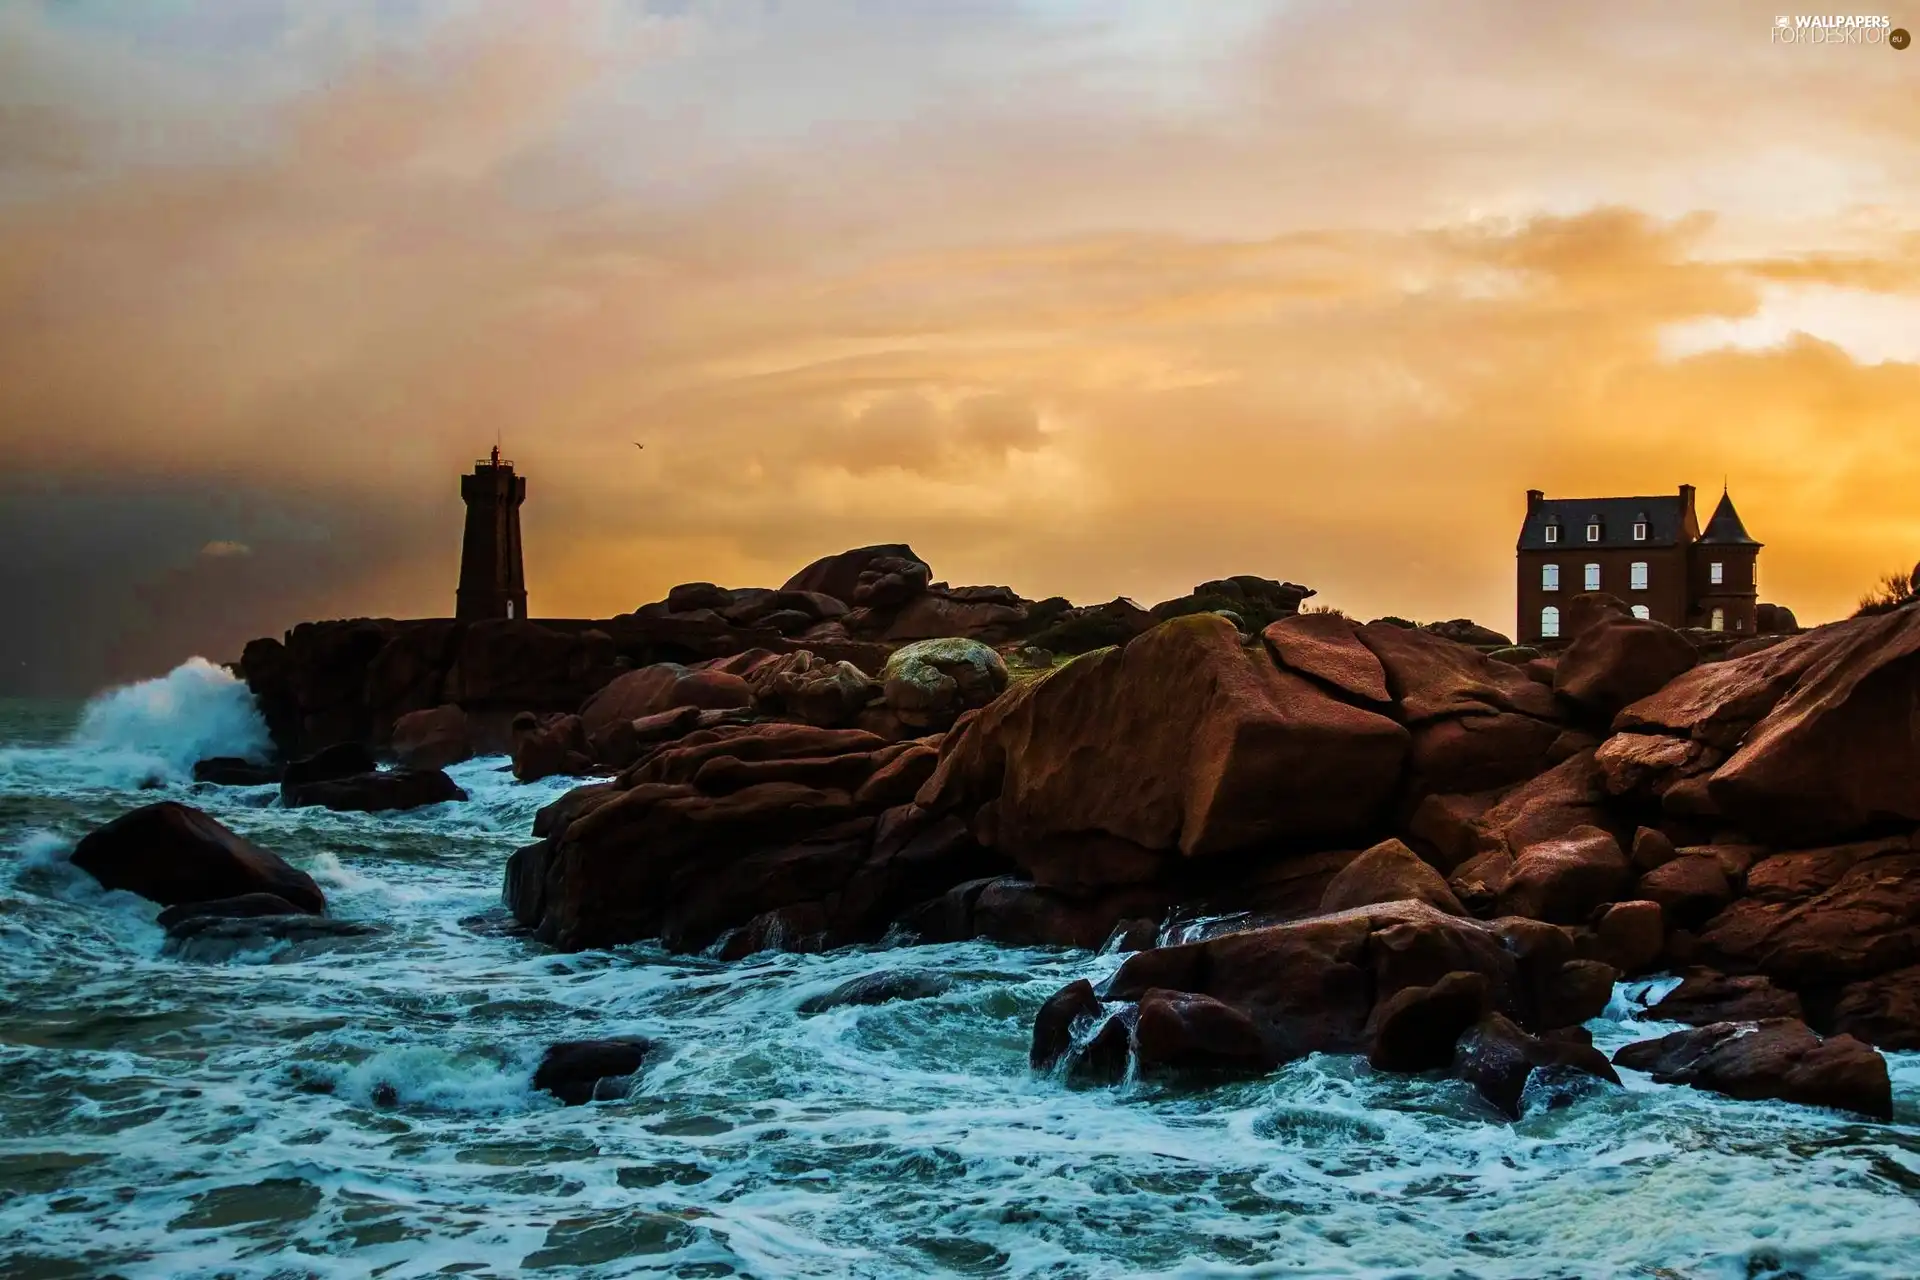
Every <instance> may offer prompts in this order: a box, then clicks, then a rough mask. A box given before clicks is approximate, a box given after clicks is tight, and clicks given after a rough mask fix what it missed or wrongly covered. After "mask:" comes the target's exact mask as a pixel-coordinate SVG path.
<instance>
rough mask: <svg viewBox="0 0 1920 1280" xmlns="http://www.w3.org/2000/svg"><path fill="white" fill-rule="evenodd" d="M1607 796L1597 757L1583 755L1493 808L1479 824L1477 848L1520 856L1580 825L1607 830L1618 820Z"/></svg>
mask: <svg viewBox="0 0 1920 1280" xmlns="http://www.w3.org/2000/svg"><path fill="white" fill-rule="evenodd" d="M1605 798H1606V793H1605V791H1604V790H1603V789H1602V787H1601V785H1600V771H1599V769H1598V767H1597V766H1596V765H1595V764H1594V757H1593V756H1592V755H1591V754H1589V753H1586V752H1583V753H1581V754H1580V755H1577V756H1574V757H1572V758H1571V759H1569V760H1566V761H1564V762H1562V763H1560V764H1557V765H1555V766H1554V767H1553V768H1551V769H1549V770H1547V772H1545V773H1543V774H1541V775H1540V776H1539V777H1537V778H1533V779H1530V780H1528V781H1527V782H1524V783H1522V784H1521V785H1519V786H1518V787H1515V788H1514V789H1513V790H1512V791H1510V792H1508V793H1507V794H1506V796H1505V797H1503V798H1502V799H1501V801H1500V802H1499V803H1498V804H1496V805H1494V806H1493V807H1492V808H1490V809H1488V810H1487V811H1486V813H1485V814H1484V815H1483V816H1482V817H1481V818H1480V820H1479V822H1477V823H1476V824H1475V827H1476V832H1477V834H1476V838H1475V844H1476V847H1477V848H1479V849H1481V850H1501V851H1504V852H1506V853H1509V854H1517V853H1518V852H1519V851H1520V850H1522V849H1525V848H1526V847H1527V846H1529V845H1535V844H1540V843H1543V842H1545V841H1549V840H1557V839H1560V838H1562V837H1564V836H1566V835H1567V834H1568V833H1570V832H1572V831H1573V830H1574V829H1575V828H1578V827H1601V828H1603V829H1604V828H1605V826H1606V824H1608V823H1609V822H1611V821H1612V818H1611V816H1610V815H1609V813H1608V812H1607V808H1606V804H1605Z"/></svg>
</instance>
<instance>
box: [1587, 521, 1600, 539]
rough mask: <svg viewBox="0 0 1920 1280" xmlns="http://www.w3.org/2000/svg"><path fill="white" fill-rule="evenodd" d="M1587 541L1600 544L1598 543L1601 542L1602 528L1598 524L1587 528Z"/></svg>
mask: <svg viewBox="0 0 1920 1280" xmlns="http://www.w3.org/2000/svg"><path fill="white" fill-rule="evenodd" d="M1587 541H1588V542H1598V541H1600V526H1599V525H1597V524H1590V525H1588V526H1587Z"/></svg>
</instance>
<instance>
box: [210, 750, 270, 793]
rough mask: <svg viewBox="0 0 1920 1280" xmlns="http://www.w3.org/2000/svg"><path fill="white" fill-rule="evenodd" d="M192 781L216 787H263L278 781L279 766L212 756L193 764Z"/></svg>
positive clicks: (236, 758) (237, 758) (237, 757)
mask: <svg viewBox="0 0 1920 1280" xmlns="http://www.w3.org/2000/svg"><path fill="white" fill-rule="evenodd" d="M193 780H194V781H195V782H210V783H212V784H214V785H215V786H218V787H264V786H268V785H270V784H273V783H277V782H279V781H280V766H279V765H275V764H257V763H255V762H254V761H252V760H247V759H244V758H242V757H240V756H214V757H213V758H212V759H210V760H200V761H196V762H195V763H194V766H193Z"/></svg>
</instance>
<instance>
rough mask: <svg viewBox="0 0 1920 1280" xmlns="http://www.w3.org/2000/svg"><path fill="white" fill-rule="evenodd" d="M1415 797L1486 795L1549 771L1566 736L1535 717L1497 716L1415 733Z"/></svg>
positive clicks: (1432, 725)
mask: <svg viewBox="0 0 1920 1280" xmlns="http://www.w3.org/2000/svg"><path fill="white" fill-rule="evenodd" d="M1412 733H1413V748H1412V753H1411V757H1410V759H1411V763H1412V766H1413V775H1414V780H1413V789H1414V790H1415V791H1416V792H1423V791H1440V792H1448V791H1453V792H1458V791H1485V790H1490V789H1494V788H1499V787H1504V786H1507V785H1509V784H1511V783H1515V782H1520V781H1522V780H1524V779H1527V778H1531V777H1533V776H1535V775H1536V774H1538V773H1540V772H1541V771H1542V770H1544V769H1546V768H1547V767H1549V765H1550V763H1551V759H1550V757H1552V755H1553V753H1554V750H1555V748H1556V747H1557V745H1558V744H1559V741H1560V738H1561V736H1562V730H1561V728H1560V726H1559V725H1557V724H1555V723H1553V722H1552V721H1547V720H1537V719H1535V718H1534V717H1532V716H1526V715H1516V714H1512V713H1508V712H1497V713H1493V714H1489V715H1465V716H1455V717H1452V718H1449V719H1445V720H1434V721H1429V722H1427V723H1425V724H1418V725H1415V726H1414V727H1413V730H1412Z"/></svg>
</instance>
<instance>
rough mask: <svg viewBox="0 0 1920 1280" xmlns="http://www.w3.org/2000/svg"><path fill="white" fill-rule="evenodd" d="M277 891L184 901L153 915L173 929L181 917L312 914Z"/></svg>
mask: <svg viewBox="0 0 1920 1280" xmlns="http://www.w3.org/2000/svg"><path fill="white" fill-rule="evenodd" d="M310 914H312V913H311V912H303V911H302V910H301V909H300V908H299V907H296V906H294V905H293V904H292V903H291V902H288V901H287V900H286V899H285V898H283V897H281V896H280V895H279V894H277V893H243V894H241V895H240V896H239V897H237V898H214V899H211V900H209V901H206V902H182V903H178V904H176V905H174V906H171V907H168V908H167V909H166V910H164V911H162V912H161V913H160V914H159V915H157V916H155V917H154V921H153V922H154V923H155V924H157V925H159V926H160V927H161V928H162V929H171V928H173V926H174V925H176V924H178V923H179V922H180V921H182V920H194V919H209V920H212V919H221V920H244V919H251V918H253V917H255V916H297V915H310Z"/></svg>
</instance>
